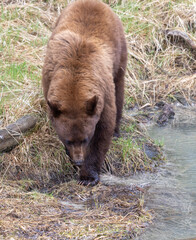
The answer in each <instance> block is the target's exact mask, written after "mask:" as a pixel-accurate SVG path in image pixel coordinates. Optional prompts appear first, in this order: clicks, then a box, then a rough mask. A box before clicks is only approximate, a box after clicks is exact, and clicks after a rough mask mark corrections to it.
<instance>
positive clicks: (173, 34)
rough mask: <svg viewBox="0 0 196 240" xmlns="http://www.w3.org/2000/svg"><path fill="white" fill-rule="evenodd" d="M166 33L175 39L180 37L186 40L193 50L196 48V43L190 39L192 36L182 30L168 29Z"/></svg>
mask: <svg viewBox="0 0 196 240" xmlns="http://www.w3.org/2000/svg"><path fill="white" fill-rule="evenodd" d="M165 34H166V36H167V37H172V38H173V39H175V38H179V39H182V40H184V42H185V43H186V44H187V45H188V46H189V47H190V48H191V49H192V50H196V43H195V42H194V41H193V40H191V39H190V37H189V36H188V35H187V34H186V33H184V32H181V31H178V30H166V31H165Z"/></svg>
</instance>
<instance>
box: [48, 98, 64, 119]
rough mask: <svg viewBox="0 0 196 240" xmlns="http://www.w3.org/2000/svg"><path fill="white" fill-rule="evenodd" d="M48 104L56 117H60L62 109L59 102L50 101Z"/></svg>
mask: <svg viewBox="0 0 196 240" xmlns="http://www.w3.org/2000/svg"><path fill="white" fill-rule="evenodd" d="M48 106H49V107H50V109H51V111H52V113H53V115H54V117H58V116H59V115H60V114H61V111H60V110H59V108H58V106H57V104H54V103H50V102H49V101H48Z"/></svg>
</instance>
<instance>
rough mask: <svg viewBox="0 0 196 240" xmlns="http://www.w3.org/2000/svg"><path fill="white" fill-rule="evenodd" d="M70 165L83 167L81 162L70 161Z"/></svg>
mask: <svg viewBox="0 0 196 240" xmlns="http://www.w3.org/2000/svg"><path fill="white" fill-rule="evenodd" d="M72 163H73V164H74V165H76V166H77V167H81V166H82V165H83V161H72Z"/></svg>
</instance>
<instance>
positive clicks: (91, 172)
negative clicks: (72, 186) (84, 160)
mask: <svg viewBox="0 0 196 240" xmlns="http://www.w3.org/2000/svg"><path fill="white" fill-rule="evenodd" d="M98 182H99V170H98V169H95V168H94V167H93V166H88V167H87V166H85V165H84V166H82V168H81V170H80V180H79V184H81V185H84V186H95V185H97V184H98Z"/></svg>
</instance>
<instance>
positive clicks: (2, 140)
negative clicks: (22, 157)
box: [0, 115, 36, 152]
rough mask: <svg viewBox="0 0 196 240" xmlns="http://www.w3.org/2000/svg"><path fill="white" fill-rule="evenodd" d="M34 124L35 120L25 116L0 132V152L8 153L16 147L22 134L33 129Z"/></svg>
mask: <svg viewBox="0 0 196 240" xmlns="http://www.w3.org/2000/svg"><path fill="white" fill-rule="evenodd" d="M35 124H36V118H35V117H33V116H31V115H26V116H24V117H22V118H20V119H18V120H17V121H16V122H15V123H13V124H10V125H8V126H7V127H6V128H5V129H2V130H0V152H3V151H8V150H10V149H12V148H13V147H15V146H17V145H18V144H19V143H20V141H21V139H22V136H23V133H25V132H27V131H28V130H30V129H31V128H33V127H34V126H35Z"/></svg>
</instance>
